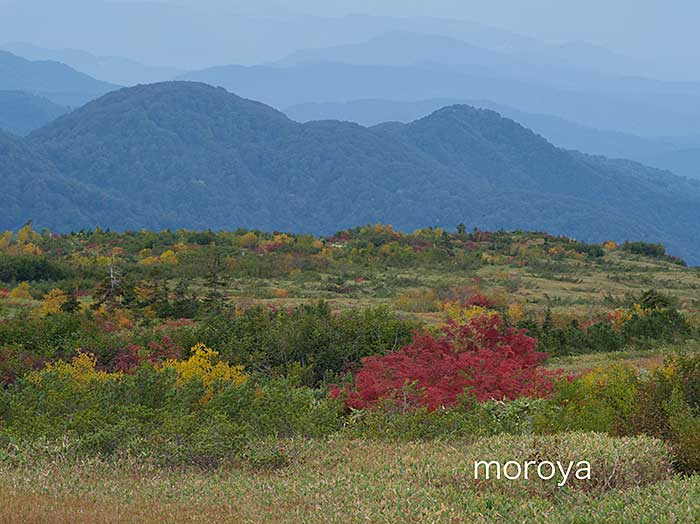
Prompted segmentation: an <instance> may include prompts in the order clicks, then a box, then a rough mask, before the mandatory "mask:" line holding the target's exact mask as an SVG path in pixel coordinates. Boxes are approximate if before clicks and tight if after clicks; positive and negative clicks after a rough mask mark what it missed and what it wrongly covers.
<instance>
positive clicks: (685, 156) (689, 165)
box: [640, 147, 700, 179]
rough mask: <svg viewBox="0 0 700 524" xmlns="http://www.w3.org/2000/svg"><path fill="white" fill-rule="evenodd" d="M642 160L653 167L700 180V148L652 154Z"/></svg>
mask: <svg viewBox="0 0 700 524" xmlns="http://www.w3.org/2000/svg"><path fill="white" fill-rule="evenodd" d="M640 159H641V160H643V161H644V162H646V163H647V164H649V165H651V166H655V167H661V168H663V169H668V170H670V171H673V172H674V173H676V174H677V175H681V176H687V177H690V178H698V179H700V147H690V148H684V149H676V150H673V151H666V152H658V153H654V152H650V153H649V154H647V155H641V156H640Z"/></svg>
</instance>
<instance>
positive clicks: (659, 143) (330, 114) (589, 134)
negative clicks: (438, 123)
mask: <svg viewBox="0 0 700 524" xmlns="http://www.w3.org/2000/svg"><path fill="white" fill-rule="evenodd" d="M456 104H466V105H470V106H474V107H479V108H483V109H491V110H493V111H496V112H498V113H500V114H501V115H503V116H505V117H507V118H511V119H513V120H515V121H517V122H519V123H520V124H522V125H524V126H525V127H528V128H529V129H532V130H533V131H534V132H536V133H537V134H539V135H542V136H543V137H545V138H546V139H547V140H549V141H550V142H552V143H553V144H554V145H556V146H557V147H561V148H564V149H575V150H578V151H582V152H585V153H590V154H595V155H603V156H607V157H610V158H627V159H631V160H637V161H639V162H642V163H646V164H648V165H651V166H654V167H658V168H660V169H667V170H669V171H673V172H674V173H675V174H678V175H681V176H687V177H690V178H700V148H692V147H688V146H687V143H688V142H689V143H700V140H697V139H692V138H686V139H683V138H646V137H640V136H637V135H632V134H629V133H621V132H619V131H608V130H601V129H595V128H592V127H586V126H583V125H580V124H577V123H575V122H571V121H568V120H565V119H563V118H559V117H557V116H552V115H545V114H536V113H526V112H524V111H519V110H518V109H515V108H513V107H509V106H506V105H503V104H497V103H495V102H492V101H490V100H460V99H451V98H434V99H430V100H417V101H410V102H405V101H404V102H401V101H394V100H352V101H349V102H326V103H307V104H297V105H294V106H290V107H288V108H285V110H284V112H285V114H286V115H288V116H289V117H290V118H291V119H293V120H297V121H299V122H308V121H313V120H343V121H349V122H356V123H358V124H361V125H364V126H373V125H377V124H379V123H382V122H391V121H396V122H403V123H408V122H412V121H413V120H418V119H419V118H423V117H425V116H427V115H429V114H430V113H432V112H434V111H437V110H438V109H440V108H442V107H445V106H449V105H456Z"/></svg>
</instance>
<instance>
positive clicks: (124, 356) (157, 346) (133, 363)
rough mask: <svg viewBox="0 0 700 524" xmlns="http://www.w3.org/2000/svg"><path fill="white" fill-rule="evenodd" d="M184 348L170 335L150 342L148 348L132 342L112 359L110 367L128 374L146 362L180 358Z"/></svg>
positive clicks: (112, 369) (157, 362)
mask: <svg viewBox="0 0 700 524" xmlns="http://www.w3.org/2000/svg"><path fill="white" fill-rule="evenodd" d="M183 353H184V349H183V348H182V347H180V346H178V345H176V344H175V342H173V339H172V338H170V337H169V336H167V335H166V336H163V337H162V338H161V341H160V342H149V343H148V349H144V347H143V346H140V345H138V344H130V345H128V346H126V347H125V348H124V349H122V350H120V351H119V353H117V354H116V356H115V357H114V358H113V359H112V361H111V363H110V365H109V366H108V369H109V370H110V371H113V372H115V371H116V372H122V373H126V374H131V373H134V372H135V371H136V370H137V369H138V368H139V367H140V366H141V364H143V363H144V362H151V363H152V364H159V363H161V362H164V361H165V360H178V359H179V358H181V357H182V355H183Z"/></svg>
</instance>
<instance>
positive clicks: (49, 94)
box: [0, 51, 117, 106]
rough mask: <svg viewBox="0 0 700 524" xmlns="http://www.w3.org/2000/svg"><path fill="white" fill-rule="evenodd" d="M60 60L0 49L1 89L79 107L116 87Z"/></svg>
mask: <svg viewBox="0 0 700 524" xmlns="http://www.w3.org/2000/svg"><path fill="white" fill-rule="evenodd" d="M116 87H117V86H115V85H114V84H109V83H107V82H101V81H99V80H95V79H94V78H92V77H90V76H88V75H86V74H84V73H81V72H79V71H76V70H75V69H72V68H70V67H68V66H67V65H65V64H62V63H60V62H53V61H50V60H42V61H31V60H26V59H24V58H21V57H19V56H16V55H13V54H12V53H8V52H6V51H0V90H2V91H25V92H28V93H32V94H35V95H39V96H43V97H45V98H48V99H49V100H51V101H52V102H54V103H56V104H59V105H63V106H80V105H82V104H84V103H85V102H87V101H88V100H92V99H94V98H97V97H98V96H101V95H103V94H105V93H107V92H109V91H112V90H114V89H115V88H116Z"/></svg>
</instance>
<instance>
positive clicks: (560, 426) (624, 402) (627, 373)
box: [536, 366, 639, 434]
mask: <svg viewBox="0 0 700 524" xmlns="http://www.w3.org/2000/svg"><path fill="white" fill-rule="evenodd" d="M638 383H639V379H638V377H637V373H636V372H635V371H634V370H632V369H629V368H626V367H623V366H613V367H609V368H598V369H594V370H592V371H589V372H587V373H584V374H583V375H582V376H580V377H578V378H576V379H574V380H572V379H564V380H560V381H558V382H557V383H556V385H555V387H554V392H553V394H552V397H551V403H550V404H549V408H550V409H549V410H546V411H543V412H542V413H540V414H539V416H538V419H537V421H536V424H537V428H538V430H539V431H544V432H552V433H556V432H560V431H596V432H606V433H615V434H625V433H628V432H629V425H630V419H631V418H632V417H633V413H634V410H635V407H636V403H637V392H638V387H639V386H638Z"/></svg>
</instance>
